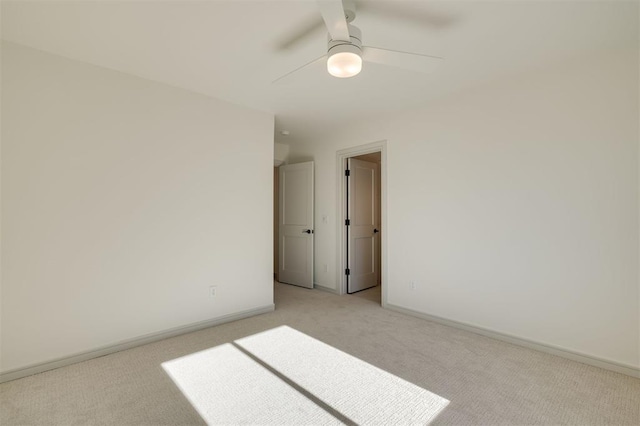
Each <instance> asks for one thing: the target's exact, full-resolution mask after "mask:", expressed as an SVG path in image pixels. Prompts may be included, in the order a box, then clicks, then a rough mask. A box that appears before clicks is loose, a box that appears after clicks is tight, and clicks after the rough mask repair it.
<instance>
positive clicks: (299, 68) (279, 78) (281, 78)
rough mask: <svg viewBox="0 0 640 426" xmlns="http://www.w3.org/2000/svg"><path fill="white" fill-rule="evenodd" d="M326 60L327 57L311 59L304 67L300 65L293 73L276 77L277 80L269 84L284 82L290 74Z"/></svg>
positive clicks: (290, 72)
mask: <svg viewBox="0 0 640 426" xmlns="http://www.w3.org/2000/svg"><path fill="white" fill-rule="evenodd" d="M326 58H327V55H322V56H320V57H319V58H316V59H313V60H311V61H309V62H307V63H306V64H304V65H302V66H300V67H298V68H296V69H294V70H293V71H289V72H288V73H286V74H284V75H281V76H280V77H278V78H276V79H275V80H273V81H272V82H271V84H275V83H277V82H279V81H282V80H284V79H285V78H286V77H289V76H290V75H291V74H293V73H295V72H298V71H300V70H301V69H303V68H306V67H308V66H311V65H314V64H316V63H318V62H320V61H323V60H325V59H326Z"/></svg>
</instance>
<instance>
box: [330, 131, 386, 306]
mask: <svg viewBox="0 0 640 426" xmlns="http://www.w3.org/2000/svg"><path fill="white" fill-rule="evenodd" d="M372 152H380V192H381V200H380V216H381V217H380V219H381V225H382V232H381V235H380V259H381V261H382V265H381V267H380V272H381V274H382V276H381V277H380V283H381V284H380V285H382V307H386V306H387V233H388V228H387V141H386V140H382V141H378V142H372V143H368V144H366V145H360V146H356V147H352V148H346V149H342V150H340V151H338V152H336V177H337V178H336V185H337V187H336V194H337V195H336V197H337V200H336V217H337V218H338V219H339V220H338V221H337V224H336V226H337V234H336V235H337V238H336V256H337V257H336V265H337V270H336V282H337V283H338V294H345V293H346V292H347V285H346V280H345V279H344V278H345V275H344V270H345V261H344V251H345V250H344V247H345V242H346V238H347V236H346V232H345V227H344V226H343V225H344V220H345V211H346V206H345V205H344V200H345V186H346V180H345V176H344V170H345V161H346V160H347V158H349V157H356V156H358V155H364V154H371V153H372Z"/></svg>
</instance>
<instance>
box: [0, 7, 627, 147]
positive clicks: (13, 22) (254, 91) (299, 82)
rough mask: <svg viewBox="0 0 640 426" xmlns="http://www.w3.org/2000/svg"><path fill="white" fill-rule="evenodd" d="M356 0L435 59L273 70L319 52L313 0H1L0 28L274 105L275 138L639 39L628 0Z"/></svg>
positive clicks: (49, 46) (371, 31)
mask: <svg viewBox="0 0 640 426" xmlns="http://www.w3.org/2000/svg"><path fill="white" fill-rule="evenodd" d="M357 4H358V5H359V6H358V7H359V12H358V15H357V17H356V20H355V21H354V24H356V25H357V26H358V27H359V28H360V29H361V30H362V33H363V43H364V44H365V45H371V46H376V47H384V48H390V49H397V50H403V51H412V52H418V53H424V54H430V55H436V56H442V57H444V58H445V59H444V60H443V61H442V64H441V65H440V66H439V67H438V68H437V69H436V70H435V71H434V72H433V73H432V74H429V75H424V74H418V73H413V72H409V71H403V70H399V69H394V68H390V67H385V66H382V65H377V64H369V63H365V65H364V68H363V71H362V73H361V74H360V75H358V76H356V77H354V78H351V79H337V78H333V77H330V76H329V75H328V74H327V72H326V68H325V65H324V64H322V63H318V64H316V65H314V66H311V67H308V68H305V69H303V70H301V71H300V72H297V73H295V74H293V75H292V76H290V77H288V78H286V79H285V80H283V81H281V82H279V83H276V84H272V83H271V82H272V80H274V79H275V78H277V77H278V76H280V75H282V74H285V73H287V72H289V71H291V70H293V69H295V68H297V67H298V66H300V65H302V64H304V63H306V62H308V61H310V60H313V59H315V58H317V57H318V56H320V55H322V54H324V53H326V32H325V30H324V29H323V28H322V27H321V26H319V24H320V23H321V22H322V21H321V18H320V15H319V13H318V10H317V6H316V4H315V2H314V1H311V0H300V1H276V0H254V1H248V0H226V1H224V0H209V1H185V0H182V1H144V0H138V1H107V0H103V1H75V2H68V1H42V2H34V1H6V0H3V1H2V37H3V39H6V40H9V41H12V42H16V43H20V44H24V45H27V46H30V47H34V48H38V49H42V50H45V51H49V52H52V53H55V54H59V55H62V56H66V57H69V58H73V59H77V60H80V61H85V62H89V63H92V64H95V65H100V66H103V67H107V68H111V69H114V70H119V71H123V72H126V73H130V74H134V75H137V76H140V77H144V78H148V79H151V80H155V81H159V82H163V83H167V84H171V85H174V86H178V87H182V88H185V89H189V90H192V91H195V92H200V93H204V94H207V95H211V96H213V97H217V98H220V99H224V100H228V101H231V102H234V103H237V104H241V105H245V106H248V107H252V108H257V109H261V110H266V111H270V112H273V113H274V114H275V115H276V140H278V141H280V142H285V143H286V142H288V140H302V139H304V138H305V137H308V136H309V135H311V134H318V133H321V132H323V131H324V130H326V129H327V127H328V126H336V125H341V124H344V123H345V122H347V121H348V120H350V119H361V118H364V117H368V116H376V115H381V114H386V113H389V112H392V111H397V110H402V109H406V108H411V107H415V106H418V105H424V104H427V103H428V102H431V101H433V100H435V99H439V98H441V97H443V96H445V95H448V94H452V93H456V92H459V91H461V90H464V89H468V88H470V87H473V86H475V85H478V84H482V83H484V82H488V81H493V80H496V79H499V78H502V77H505V76H508V75H510V74H514V73H519V72H525V71H527V70H531V69H539V68H542V67H544V66H547V65H551V64H554V63H557V62H558V61H562V60H565V59H568V58H575V57H578V56H584V55H588V54H596V53H598V52H600V51H603V50H611V49H617V48H636V49H637V47H638V2H637V1H626V2H625V1H592V2H584V1H543V0H538V1H530V2H525V1H516V0H513V1H508V0H502V1H497V2H488V1H466V2H462V1H427V0H423V1H413V2H411V1H400V0H396V1H393V0H386V1H360V2H357ZM374 12H377V13H374ZM447 23H448V24H447ZM314 25H315V28H316V29H315V30H314V31H311V32H310V33H308V34H307V35H306V36H305V37H304V38H303V39H302V40H301V41H300V42H298V43H292V44H290V45H289V46H288V47H286V48H283V47H282V46H283V45H286V44H287V43H286V42H287V40H290V39H291V38H292V37H293V36H294V35H295V34H300V33H304V32H305V28H307V27H309V26H311V27H313V26H314ZM283 129H287V130H289V131H290V132H291V135H290V136H288V137H285V136H282V135H280V133H279V131H280V130H283Z"/></svg>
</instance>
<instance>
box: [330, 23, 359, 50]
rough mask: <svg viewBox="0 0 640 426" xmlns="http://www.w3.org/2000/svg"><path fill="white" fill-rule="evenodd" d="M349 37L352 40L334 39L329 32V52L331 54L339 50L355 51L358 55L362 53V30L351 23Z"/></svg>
mask: <svg viewBox="0 0 640 426" xmlns="http://www.w3.org/2000/svg"><path fill="white" fill-rule="evenodd" d="M348 27H349V39H350V40H332V39H331V34H328V37H327V38H328V39H329V42H328V45H327V53H328V54H329V55H331V54H332V53H335V52H336V51H337V50H339V51H341V52H347V51H349V52H353V53H356V54H358V55H360V54H361V53H362V31H360V29H359V28H358V27H356V26H354V25H351V24H349V25H348Z"/></svg>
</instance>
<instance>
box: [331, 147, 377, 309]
mask: <svg viewBox="0 0 640 426" xmlns="http://www.w3.org/2000/svg"><path fill="white" fill-rule="evenodd" d="M337 169H338V173H339V178H338V180H337V181H338V186H339V187H338V188H337V194H338V202H337V205H338V214H337V217H338V218H341V220H339V221H338V226H339V229H338V239H337V240H338V247H337V253H338V259H337V265H338V283H339V290H340V293H341V294H353V295H355V296H357V297H363V298H366V299H369V300H373V301H376V302H377V303H380V304H381V305H382V306H385V305H386V300H387V297H386V286H385V283H386V279H385V278H386V261H385V259H386V241H387V239H386V232H385V231H386V141H381V142H375V143H372V144H367V145H364V146H360V147H355V148H351V149H346V150H342V151H338V153H337Z"/></svg>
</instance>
